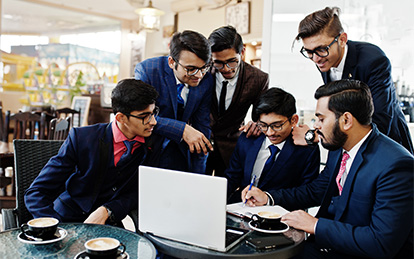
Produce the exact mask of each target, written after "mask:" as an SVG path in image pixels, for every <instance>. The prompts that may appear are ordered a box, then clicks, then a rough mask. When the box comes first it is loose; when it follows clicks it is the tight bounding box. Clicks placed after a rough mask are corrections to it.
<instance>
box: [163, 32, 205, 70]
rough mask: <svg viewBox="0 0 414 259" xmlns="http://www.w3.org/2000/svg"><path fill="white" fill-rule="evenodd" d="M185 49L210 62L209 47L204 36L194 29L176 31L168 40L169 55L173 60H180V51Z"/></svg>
mask: <svg viewBox="0 0 414 259" xmlns="http://www.w3.org/2000/svg"><path fill="white" fill-rule="evenodd" d="M183 50H187V51H190V52H192V53H194V54H196V56H197V57H199V58H200V59H201V60H203V61H204V62H206V63H207V64H208V63H210V59H211V49H210V45H209V43H208V40H207V39H206V37H204V36H203V35H202V34H201V33H198V32H195V31H189V30H186V31H183V32H177V33H175V34H174V35H173V37H172V39H171V42H170V56H171V57H172V58H173V59H174V60H175V61H179V60H180V54H181V51H183Z"/></svg>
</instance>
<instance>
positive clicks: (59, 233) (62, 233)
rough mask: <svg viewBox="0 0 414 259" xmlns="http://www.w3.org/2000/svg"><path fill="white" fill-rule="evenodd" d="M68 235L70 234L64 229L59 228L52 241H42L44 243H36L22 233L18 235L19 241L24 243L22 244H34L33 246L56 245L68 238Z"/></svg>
mask: <svg viewBox="0 0 414 259" xmlns="http://www.w3.org/2000/svg"><path fill="white" fill-rule="evenodd" d="M67 235H68V232H67V231H66V230H65V229H63V228H60V227H58V228H57V231H56V233H55V237H54V238H52V239H47V240H42V241H35V240H32V239H30V238H29V237H27V236H26V235H25V234H24V233H22V232H20V233H19V234H18V235H17V239H18V240H19V241H20V242H22V243H26V244H33V245H46V244H51V243H55V242H58V241H60V240H62V239H64V238H65V237H66V236H67Z"/></svg>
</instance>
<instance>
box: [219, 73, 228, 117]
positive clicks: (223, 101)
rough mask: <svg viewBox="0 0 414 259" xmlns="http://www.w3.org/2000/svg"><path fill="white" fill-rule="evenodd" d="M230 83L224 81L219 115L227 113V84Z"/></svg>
mask: <svg viewBox="0 0 414 259" xmlns="http://www.w3.org/2000/svg"><path fill="white" fill-rule="evenodd" d="M228 83H229V82H228V81H223V86H222V87H221V92H220V101H219V115H223V114H224V112H225V111H226V95H227V84H228Z"/></svg>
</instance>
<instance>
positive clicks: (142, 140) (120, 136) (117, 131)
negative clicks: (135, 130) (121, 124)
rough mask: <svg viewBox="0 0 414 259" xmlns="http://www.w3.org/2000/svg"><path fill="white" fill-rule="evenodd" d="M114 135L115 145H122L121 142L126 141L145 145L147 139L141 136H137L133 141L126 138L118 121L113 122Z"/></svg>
mask: <svg viewBox="0 0 414 259" xmlns="http://www.w3.org/2000/svg"><path fill="white" fill-rule="evenodd" d="M112 134H113V136H114V142H115V143H120V142H123V141H124V140H128V141H132V140H135V141H137V142H139V143H145V138H144V137H141V136H135V138H133V139H128V138H127V137H125V135H124V133H122V131H121V130H120V129H119V128H118V125H117V123H116V120H114V121H113V122H112Z"/></svg>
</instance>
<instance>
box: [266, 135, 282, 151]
mask: <svg viewBox="0 0 414 259" xmlns="http://www.w3.org/2000/svg"><path fill="white" fill-rule="evenodd" d="M285 143H286V139H285V140H283V141H282V142H280V143H279V144H273V143H272V142H270V140H269V138H268V137H266V147H268V146H269V145H274V146H276V147H278V148H279V150H282V148H283V146H284V145H285Z"/></svg>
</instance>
